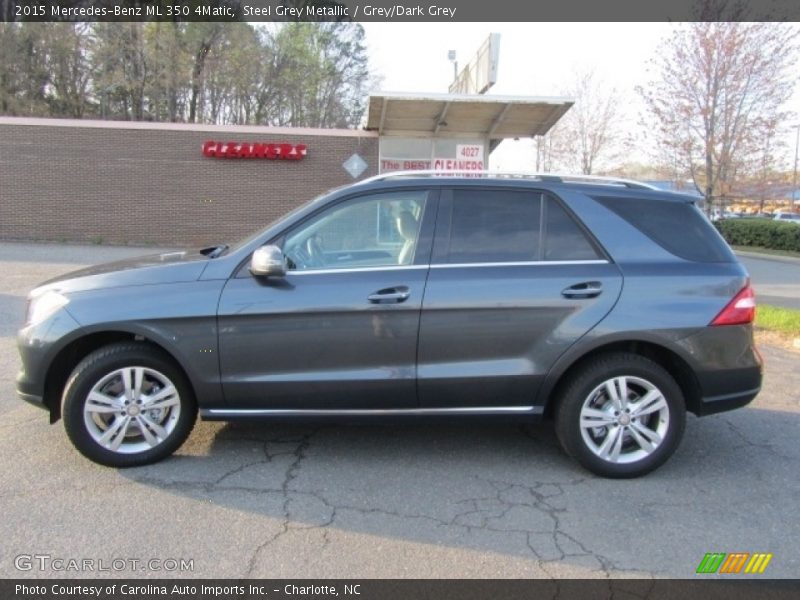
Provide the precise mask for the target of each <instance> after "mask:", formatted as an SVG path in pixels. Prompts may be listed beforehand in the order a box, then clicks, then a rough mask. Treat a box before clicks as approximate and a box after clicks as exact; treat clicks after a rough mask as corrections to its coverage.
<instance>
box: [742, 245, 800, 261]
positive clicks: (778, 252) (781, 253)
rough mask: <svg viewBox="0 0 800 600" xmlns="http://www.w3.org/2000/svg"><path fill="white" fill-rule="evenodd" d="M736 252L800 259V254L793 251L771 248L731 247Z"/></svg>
mask: <svg viewBox="0 0 800 600" xmlns="http://www.w3.org/2000/svg"><path fill="white" fill-rule="evenodd" d="M731 248H733V249H734V250H735V251H737V252H739V251H741V252H756V253H758V254H771V255H773V256H791V257H794V258H800V252H793V251H791V250H773V249H771V248H763V247H761V246H731Z"/></svg>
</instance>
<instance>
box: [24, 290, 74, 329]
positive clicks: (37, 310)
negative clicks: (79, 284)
mask: <svg viewBox="0 0 800 600" xmlns="http://www.w3.org/2000/svg"><path fill="white" fill-rule="evenodd" d="M68 303H69V300H68V299H67V297H66V296H63V295H62V294H59V293H58V292H57V291H56V290H45V291H42V292H39V291H37V290H33V291H32V292H31V294H30V296H28V314H27V316H26V318H25V325H26V326H30V325H37V324H39V323H41V322H42V321H44V320H45V319H46V318H47V317H49V316H50V315H52V314H53V313H54V312H56V311H57V310H58V309H59V308H61V307H62V306H66V305H67V304H68Z"/></svg>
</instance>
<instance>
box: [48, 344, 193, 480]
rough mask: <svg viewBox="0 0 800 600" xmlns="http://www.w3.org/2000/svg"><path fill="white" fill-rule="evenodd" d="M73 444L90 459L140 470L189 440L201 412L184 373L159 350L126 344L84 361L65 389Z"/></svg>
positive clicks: (67, 422) (65, 414) (64, 411)
mask: <svg viewBox="0 0 800 600" xmlns="http://www.w3.org/2000/svg"><path fill="white" fill-rule="evenodd" d="M62 416H63V418H64V427H65V429H66V431H67V435H68V436H69V439H70V441H71V442H72V443H73V445H74V446H75V447H76V448H77V449H78V451H79V452H80V453H81V454H83V455H84V456H86V457H87V458H89V459H90V460H92V461H94V462H96V463H99V464H101V465H106V466H109V467H134V466H140V465H146V464H149V463H153V462H156V461H159V460H161V459H163V458H166V457H167V456H169V455H170V454H172V453H173V452H174V451H175V450H177V449H178V448H179V447H180V446H181V444H183V442H184V441H185V440H186V438H187V437H188V435H189V433H190V432H191V430H192V427H193V425H194V422H195V419H196V417H197V407H196V404H195V400H194V397H193V394H192V391H191V387H190V386H189V383H188V382H187V381H186V377H185V376H184V374H183V372H182V371H181V370H180V369H179V368H178V367H177V366H176V365H175V363H174V362H173V361H172V360H171V359H170V357H168V356H167V355H166V354H164V353H163V352H162V351H161V350H159V349H158V348H155V347H154V346H151V345H148V344H144V343H121V344H113V345H110V346H106V347H104V348H101V349H99V350H97V351H95V352H93V353H91V354H89V355H88V356H87V357H86V358H85V359H83V360H82V361H81V362H80V363H79V364H78V366H77V367H75V370H74V371H73V372H72V375H71V376H70V378H69V380H68V381H67V384H66V386H65V388H64V395H63V405H62Z"/></svg>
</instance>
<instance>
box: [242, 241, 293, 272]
mask: <svg viewBox="0 0 800 600" xmlns="http://www.w3.org/2000/svg"><path fill="white" fill-rule="evenodd" d="M250 273H252V274H253V276H255V277H283V276H284V275H286V257H285V256H284V255H283V250H281V249H280V248H278V247H277V246H261V247H260V248H258V249H257V250H256V251H255V252H253V258H251V259H250Z"/></svg>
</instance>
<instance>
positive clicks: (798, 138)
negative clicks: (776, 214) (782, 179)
mask: <svg viewBox="0 0 800 600" xmlns="http://www.w3.org/2000/svg"><path fill="white" fill-rule="evenodd" d="M794 128H795V129H796V130H797V134H796V136H795V139H794V174H793V175H792V213H796V212H797V204H796V199H795V196H797V150H798V147H800V123H798V124H797V125H795V126H794Z"/></svg>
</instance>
